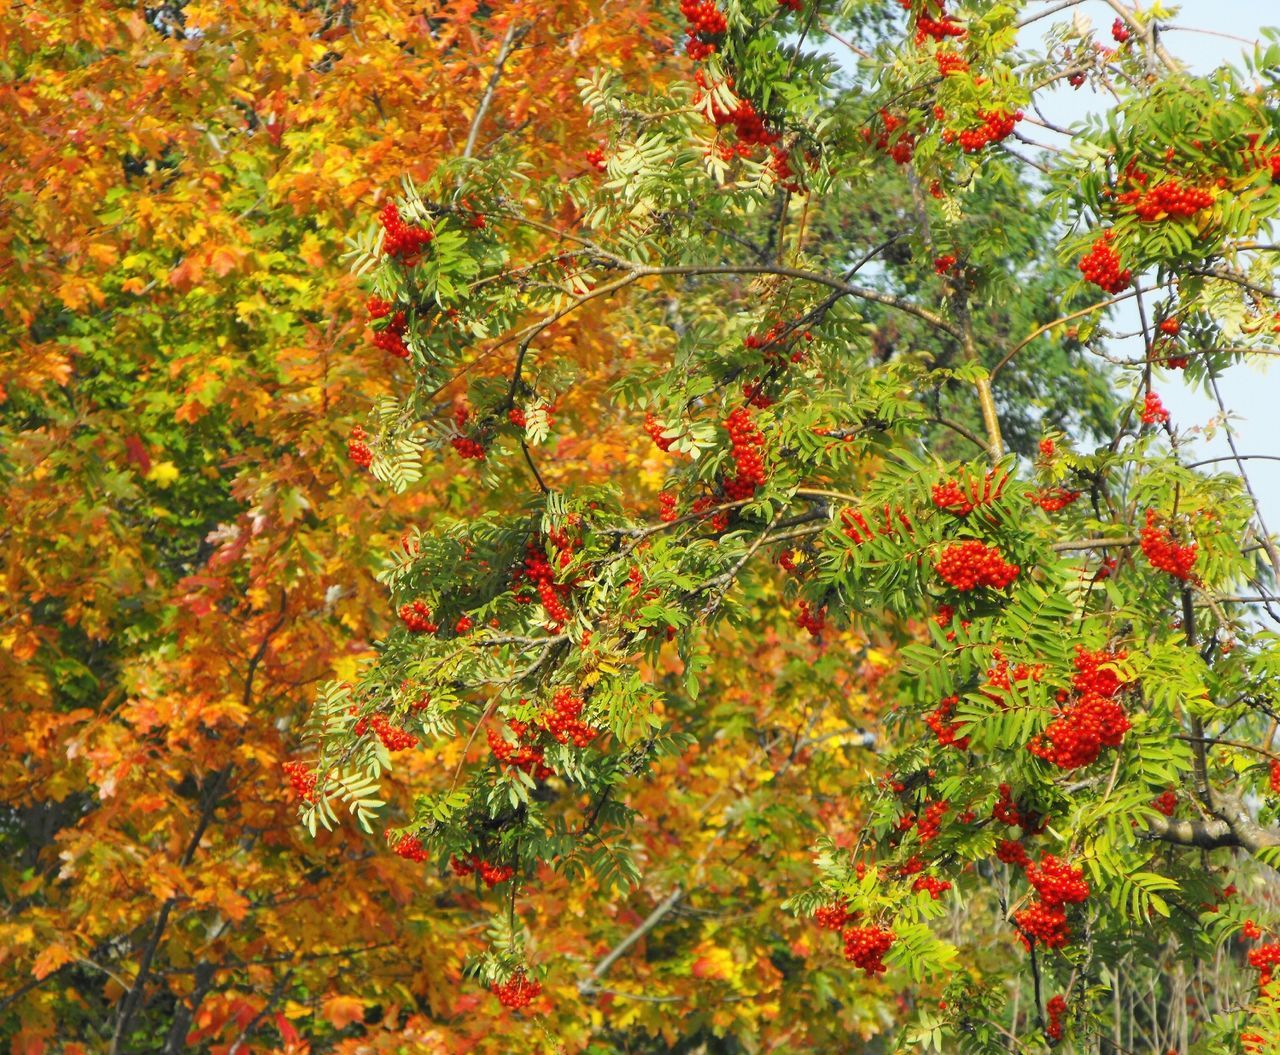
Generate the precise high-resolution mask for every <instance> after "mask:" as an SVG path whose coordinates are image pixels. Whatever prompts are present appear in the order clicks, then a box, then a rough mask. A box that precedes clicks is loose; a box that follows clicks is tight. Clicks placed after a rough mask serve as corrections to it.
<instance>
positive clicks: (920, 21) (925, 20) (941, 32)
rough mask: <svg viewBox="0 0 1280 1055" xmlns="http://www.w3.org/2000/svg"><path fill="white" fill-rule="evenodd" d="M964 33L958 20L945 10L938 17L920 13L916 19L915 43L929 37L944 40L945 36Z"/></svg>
mask: <svg viewBox="0 0 1280 1055" xmlns="http://www.w3.org/2000/svg"><path fill="white" fill-rule="evenodd" d="M964 35H965V28H964V26H962V25H960V23H959V22H957V21H956V20H955V19H954V18H952V17H951V16H950V15H948V14H946V13H945V12H944V13H943V14H942V16H941V17H940V18H930V17H929V16H928V15H924V14H922V15H921V16H920V17H919V18H917V19H916V43H917V44H923V43H924V42H925V41H926V40H930V39H932V40H946V39H947V37H963V36H964Z"/></svg>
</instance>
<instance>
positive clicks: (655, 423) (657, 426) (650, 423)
mask: <svg viewBox="0 0 1280 1055" xmlns="http://www.w3.org/2000/svg"><path fill="white" fill-rule="evenodd" d="M644 431H645V432H647V433H648V434H649V438H650V439H651V440H653V442H654V444H655V445H656V446H657V448H658V450H660V451H662V452H663V453H666V452H667V451H669V450H671V445H672V444H673V443H675V442H676V437H674V436H673V437H671V438H668V437H666V436H664V435H663V433H664V432H665V431H666V427H665V426H664V425H663V424H662V422H660V421H659V420H658V419H657V418H656V417H655V416H654V415H653V413H652V411H651V412H649V413H648V414H646V415H645V416H644Z"/></svg>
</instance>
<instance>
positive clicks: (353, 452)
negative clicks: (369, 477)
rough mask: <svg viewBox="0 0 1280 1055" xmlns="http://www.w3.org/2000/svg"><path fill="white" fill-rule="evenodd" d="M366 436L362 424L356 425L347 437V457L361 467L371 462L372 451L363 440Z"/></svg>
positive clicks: (367, 465) (367, 436) (366, 466)
mask: <svg viewBox="0 0 1280 1055" xmlns="http://www.w3.org/2000/svg"><path fill="white" fill-rule="evenodd" d="M368 438H369V434H368V433H367V432H365V431H364V426H363V425H356V426H355V427H354V428H353V429H352V430H351V435H350V436H349V437H347V457H348V458H350V459H351V460H352V461H353V462H355V463H356V464H357V465H358V466H360V468H362V469H367V468H369V465H370V464H371V463H372V462H373V451H372V450H371V449H370V448H369V444H367V443H366V442H365V440H367V439H368Z"/></svg>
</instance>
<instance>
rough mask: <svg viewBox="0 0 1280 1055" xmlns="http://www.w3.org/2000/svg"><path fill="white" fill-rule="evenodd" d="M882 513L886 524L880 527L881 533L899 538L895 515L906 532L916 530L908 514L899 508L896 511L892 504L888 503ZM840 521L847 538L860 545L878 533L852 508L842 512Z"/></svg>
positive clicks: (910, 532)
mask: <svg viewBox="0 0 1280 1055" xmlns="http://www.w3.org/2000/svg"><path fill="white" fill-rule="evenodd" d="M881 513H882V514H883V516H884V524H883V525H882V526H881V527H880V528H879V532H878V533H879V534H881V535H886V536H888V537H889V538H897V536H898V528H897V525H895V524H894V519H895V517H896V519H897V521H898V523H899V524H901V525H902V528H903V530H904V531H905V533H906V534H908V535H910V534H912V533H913V532H914V531H915V529H914V528H913V527H912V526H911V521H910V520H908V519H907V514H906V513H904V512H903V511H902V510H898V511H897V512H896V513H895V512H894V510H893V508H892V507H891V506H887V505H886V506H885V507H884V508H883V509H882V510H881ZM840 523H841V525H842V527H841V531H842V533H843V534H844V536H845V538H848V539H852V540H853V541H854V542H856V543H857V544H858V545H859V546H861V545H862V544H863V543H864V542H869V541H870V540H871V539H872V538H874V537H875V535H876V534H877V532H876V531H873V530H872V529H871V526H870V525H869V524H868V523H867V518H866V517H864V516H863V515H862V514H861V513H860V512H856V511H854V510H852V509H846V510H844V511H843V512H841V514H840Z"/></svg>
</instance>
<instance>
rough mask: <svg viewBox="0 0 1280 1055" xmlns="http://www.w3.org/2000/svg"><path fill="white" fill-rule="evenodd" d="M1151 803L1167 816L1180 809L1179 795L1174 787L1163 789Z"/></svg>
mask: <svg viewBox="0 0 1280 1055" xmlns="http://www.w3.org/2000/svg"><path fill="white" fill-rule="evenodd" d="M1151 804H1152V805H1153V806H1154V807H1155V808H1156V809H1157V810H1159V811H1160V812H1161V813H1163V814H1164V815H1165V816H1166V817H1172V816H1173V815H1174V813H1175V812H1176V811H1177V809H1178V795H1177V793H1176V792H1175V791H1173V790H1172V789H1169V790H1168V791H1162V792H1161V793H1160V794H1159V795H1157V796H1156V797H1155V799H1154V800H1153V801H1152V803H1151Z"/></svg>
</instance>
